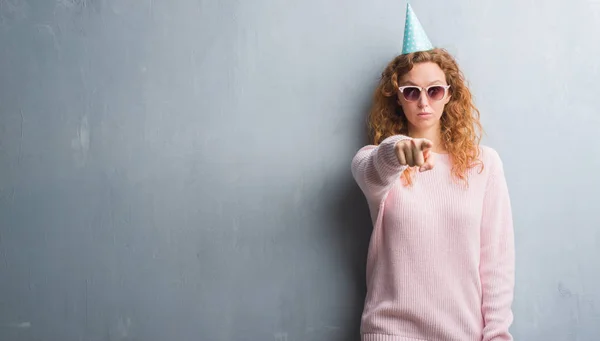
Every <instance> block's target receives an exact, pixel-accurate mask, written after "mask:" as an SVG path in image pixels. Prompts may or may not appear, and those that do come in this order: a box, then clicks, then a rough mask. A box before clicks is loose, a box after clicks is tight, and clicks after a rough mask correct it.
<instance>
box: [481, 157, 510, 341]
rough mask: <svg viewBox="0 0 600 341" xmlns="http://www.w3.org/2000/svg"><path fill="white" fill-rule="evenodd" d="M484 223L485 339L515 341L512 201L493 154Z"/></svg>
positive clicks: (482, 253) (482, 237)
mask: <svg viewBox="0 0 600 341" xmlns="http://www.w3.org/2000/svg"><path fill="white" fill-rule="evenodd" d="M494 156H495V159H496V160H494V162H493V163H494V165H493V166H494V167H491V168H492V169H491V174H490V178H489V180H488V184H487V188H486V193H485V199H484V204H483V213H482V225H481V263H480V276H481V285H482V294H483V296H482V307H481V309H482V314H483V319H484V329H483V341H512V340H513V337H512V335H511V334H510V332H509V327H510V325H511V324H512V322H513V312H512V307H511V306H512V301H513V291H514V272H515V250H514V231H513V221H512V212H511V203H510V198H509V193H508V188H507V184H506V178H505V176H504V171H503V168H502V161H501V160H500V158H499V156H498V155H497V154H496V153H494Z"/></svg>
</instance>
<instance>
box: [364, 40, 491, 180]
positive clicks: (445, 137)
mask: <svg viewBox="0 0 600 341" xmlns="http://www.w3.org/2000/svg"><path fill="white" fill-rule="evenodd" d="M424 62H434V63H436V64H437V65H438V66H439V67H440V68H441V69H442V71H443V72H444V74H445V75H446V81H447V82H448V84H449V85H450V92H451V95H452V97H451V98H450V101H449V102H448V103H447V104H446V106H445V108H444V113H443V114H442V117H441V122H440V123H441V139H442V143H443V144H444V148H445V149H446V150H447V151H448V153H449V154H450V156H451V157H452V160H453V166H452V174H453V175H454V176H455V178H456V179H459V180H463V181H464V182H465V183H467V182H468V181H467V171H468V170H469V169H470V168H472V167H474V166H475V165H477V164H480V165H481V166H482V167H483V163H482V162H481V161H480V160H478V158H479V153H480V151H479V142H480V140H481V134H482V132H483V128H482V126H481V122H480V121H479V117H480V113H479V110H478V109H477V107H475V104H474V103H473V96H472V94H471V91H470V90H469V88H468V87H467V85H466V81H465V78H464V75H463V73H462V71H461V70H460V69H459V67H458V63H457V62H456V60H455V59H454V58H453V57H452V56H451V55H450V53H448V52H447V51H446V50H445V49H441V48H435V49H432V50H428V51H419V52H413V53H409V54H404V55H399V56H397V57H396V58H394V59H393V60H392V61H391V62H390V63H389V64H388V65H387V67H386V68H385V70H384V71H383V72H382V74H381V79H380V81H379V85H378V86H377V88H376V90H375V94H374V98H373V105H372V107H371V110H370V112H369V135H370V138H371V140H372V143H373V144H375V145H378V144H380V143H381V141H383V140H384V139H386V138H387V137H389V136H392V135H397V134H403V135H408V120H407V119H406V116H405V115H404V112H403V111H402V107H401V106H400V105H399V104H398V101H397V94H398V80H399V79H400V78H401V77H402V76H404V75H405V74H406V73H408V72H409V71H410V70H411V69H412V68H413V66H414V65H415V64H417V63H424ZM413 172H414V170H413V169H412V168H409V170H408V171H406V172H403V173H402V177H403V179H404V181H405V183H406V184H408V185H410V184H412V174H413Z"/></svg>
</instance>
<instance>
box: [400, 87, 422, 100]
mask: <svg viewBox="0 0 600 341" xmlns="http://www.w3.org/2000/svg"><path fill="white" fill-rule="evenodd" d="M403 94H404V98H405V99H406V100H407V101H416V100H418V99H419V97H420V95H421V90H419V89H418V88H405V89H404V91H403Z"/></svg>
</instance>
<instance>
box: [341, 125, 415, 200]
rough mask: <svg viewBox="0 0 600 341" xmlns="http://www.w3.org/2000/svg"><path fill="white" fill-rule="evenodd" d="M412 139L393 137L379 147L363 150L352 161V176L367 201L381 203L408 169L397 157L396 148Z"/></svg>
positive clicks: (367, 147)
mask: <svg viewBox="0 0 600 341" xmlns="http://www.w3.org/2000/svg"><path fill="white" fill-rule="evenodd" d="M405 139H410V137H407V136H404V135H393V136H390V137H388V138H386V139H384V140H383V141H382V142H381V143H380V144H379V145H378V146H374V145H368V146H365V147H363V148H361V149H360V150H359V151H358V152H357V153H356V155H355V156H354V158H353V159H352V176H353V177H354V179H355V181H356V183H357V184H358V186H359V187H360V189H361V190H362V191H363V193H364V194H365V196H366V198H367V200H369V201H372V202H379V201H381V199H382V198H383V196H384V195H385V194H386V193H387V192H388V191H389V189H390V188H391V187H392V185H393V184H394V183H395V182H396V180H398V177H399V176H400V174H401V173H402V172H403V171H404V170H405V169H406V168H408V166H402V165H400V163H399V162H398V158H397V157H396V152H395V146H396V144H397V143H398V142H399V141H402V140H405Z"/></svg>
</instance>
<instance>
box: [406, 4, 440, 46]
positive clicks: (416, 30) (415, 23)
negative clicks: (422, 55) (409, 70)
mask: <svg viewBox="0 0 600 341" xmlns="http://www.w3.org/2000/svg"><path fill="white" fill-rule="evenodd" d="M431 49H433V45H432V44H431V42H430V41H429V38H427V34H425V30H424V29H423V26H421V23H420V22H419V19H418V18H417V15H416V14H415V12H414V11H413V9H412V7H411V6H410V4H406V22H405V24H404V43H403V46H402V54H407V53H411V52H417V51H427V50H431Z"/></svg>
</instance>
